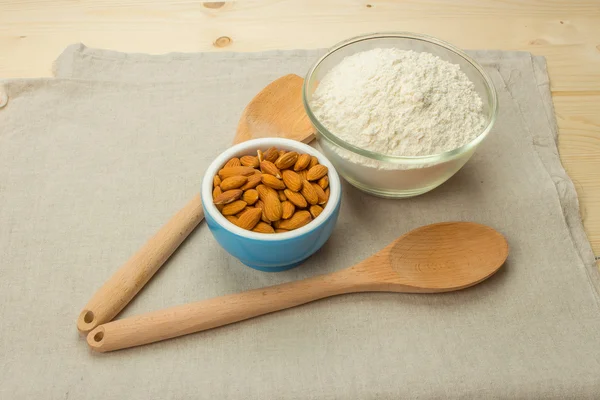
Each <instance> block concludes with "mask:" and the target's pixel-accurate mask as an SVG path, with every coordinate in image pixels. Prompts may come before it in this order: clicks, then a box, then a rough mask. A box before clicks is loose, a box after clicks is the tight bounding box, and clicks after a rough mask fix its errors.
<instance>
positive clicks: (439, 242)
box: [87, 222, 508, 352]
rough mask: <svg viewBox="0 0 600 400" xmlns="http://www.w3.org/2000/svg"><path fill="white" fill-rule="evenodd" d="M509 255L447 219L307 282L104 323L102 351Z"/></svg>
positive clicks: (422, 286)
mask: <svg viewBox="0 0 600 400" xmlns="http://www.w3.org/2000/svg"><path fill="white" fill-rule="evenodd" d="M507 256H508V244H507V242H506V240H505V239H504V237H503V236H502V235H501V234H500V233H498V232H496V231H495V230H494V229H492V228H490V227H487V226H485V225H480V224H475V223H470V222H446V223H439V224H434V225H428V226H424V227H421V228H418V229H415V230H413V231H411V232H409V233H407V234H405V235H403V236H401V237H399V238H398V239H396V240H394V241H393V242H392V243H391V244H390V245H388V246H387V247H385V248H384V249H382V250H380V251H379V252H378V253H376V254H374V255H373V256H371V257H369V258H367V259H366V260H364V261H362V262H360V263H358V264H356V265H354V266H353V267H350V268H347V269H344V270H341V271H337V272H333V273H330V274H326V275H320V276H316V277H314V278H309V279H305V280H302V281H296V282H289V283H284V284H281V285H276V286H270V287H266V288H262V289H256V290H250V291H247V292H242V293H236V294H231V295H228V296H222V297H217V298H214V299H209V300H203V301H199V302H196V303H191V304H185V305H181V306H177V307H173V308H169V309H166V310H160V311H155V312H151V313H148V314H143V315H139V316H136V317H131V318H125V319H122V320H119V321H113V322H109V323H107V324H104V325H100V326H98V327H97V328H96V329H94V330H93V331H91V332H90V333H89V334H88V337H87V341H88V344H89V346H90V347H91V348H92V349H93V350H95V351H100V352H105V351H112V350H119V349H124V348H127V347H133V346H139V345H142V344H147V343H152V342H156V341H159V340H164V339H170V338H173V337H177V336H181V335H186V334H189V333H194V332H199V331H203V330H206V329H211V328H216V327H219V326H223V325H227V324H231V323H233V322H238V321H242V320H245V319H248V318H252V317H256V316H259V315H263V314H267V313H271V312H274V311H279V310H283V309H286V308H290V307H295V306H298V305H301V304H305V303H308V302H311V301H314V300H319V299H323V298H325V297H330V296H335V295H340V294H345V293H356V292H372V291H379V292H381V291H386V292H403V293H437V292H448V291H452V290H459V289H464V288H467V287H469V286H473V285H475V284H477V283H479V282H481V281H483V280H485V279H486V278H488V277H490V276H491V275H493V274H494V273H495V272H496V271H498V269H499V268H500V267H501V266H502V264H503V263H504V261H505V260H506V257H507Z"/></svg>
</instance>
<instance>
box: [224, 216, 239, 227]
mask: <svg viewBox="0 0 600 400" xmlns="http://www.w3.org/2000/svg"><path fill="white" fill-rule="evenodd" d="M225 218H226V219H227V221H229V222H231V223H232V224H234V225H237V223H238V217H236V216H235V215H226V216H225Z"/></svg>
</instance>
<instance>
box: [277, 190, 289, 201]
mask: <svg viewBox="0 0 600 400" xmlns="http://www.w3.org/2000/svg"><path fill="white" fill-rule="evenodd" d="M277 195H278V196H279V201H286V200H287V197H285V193H283V190H278V191H277Z"/></svg>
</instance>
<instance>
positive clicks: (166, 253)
mask: <svg viewBox="0 0 600 400" xmlns="http://www.w3.org/2000/svg"><path fill="white" fill-rule="evenodd" d="M203 218H204V210H203V209H202V201H201V200H200V194H198V195H196V196H195V197H194V198H193V199H192V200H191V201H190V202H189V203H188V204H187V205H186V206H185V207H183V208H182V209H181V210H180V211H179V212H177V214H175V215H174V216H173V217H172V218H171V220H169V222H167V223H166V224H165V225H164V226H163V227H162V228H161V229H160V230H159V231H158V232H157V233H156V234H155V235H154V236H153V237H152V238H150V240H148V241H147V242H146V244H144V246H143V247H142V248H141V249H139V250H138V252H137V253H136V254H135V255H134V256H133V257H131V258H130V259H129V261H127V262H126V263H125V264H123V266H121V268H119V270H117V272H115V273H114V274H113V276H112V277H111V278H110V279H109V280H108V281H106V282H105V283H104V285H103V286H102V287H101V288H100V289H99V290H98V291H97V292H96V293H95V294H94V296H93V297H92V299H91V300H90V301H89V303H88V304H87V305H86V306H85V308H84V309H83V310H82V311H81V313H80V314H79V318H78V319H77V329H79V331H80V332H82V333H87V332H89V331H91V330H92V329H94V328H95V327H97V326H98V325H100V324H103V323H105V322H109V321H110V320H112V319H113V318H114V317H115V316H116V315H117V314H118V313H119V312H120V311H121V310H122V309H123V308H124V307H125V306H126V305H127V304H128V303H129V302H130V301H131V299H133V297H134V296H135V295H136V294H137V293H138V292H139V291H140V289H141V288H142V287H143V286H144V285H145V284H146V282H148V281H149V280H150V278H152V276H153V275H154V274H155V273H156V271H158V269H159V268H160V267H161V266H162V265H163V264H164V263H165V261H167V259H168V258H169V257H170V256H171V254H173V252H174V251H175V250H176V249H177V247H179V245H180V244H181V243H182V242H183V241H184V240H185V238H186V237H188V235H189V234H190V233H191V232H192V231H193V230H194V228H195V227H196V226H197V225H198V223H199V222H200V221H202V219H203Z"/></svg>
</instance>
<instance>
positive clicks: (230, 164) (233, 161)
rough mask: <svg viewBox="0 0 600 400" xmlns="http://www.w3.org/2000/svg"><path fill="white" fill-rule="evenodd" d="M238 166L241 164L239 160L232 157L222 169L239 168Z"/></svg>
mask: <svg viewBox="0 0 600 400" xmlns="http://www.w3.org/2000/svg"><path fill="white" fill-rule="evenodd" d="M240 165H242V163H241V162H240V159H239V158H237V157H233V158H232V159H230V160H229V161H227V162H226V163H225V165H224V166H223V168H231V167H239V166H240Z"/></svg>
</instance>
